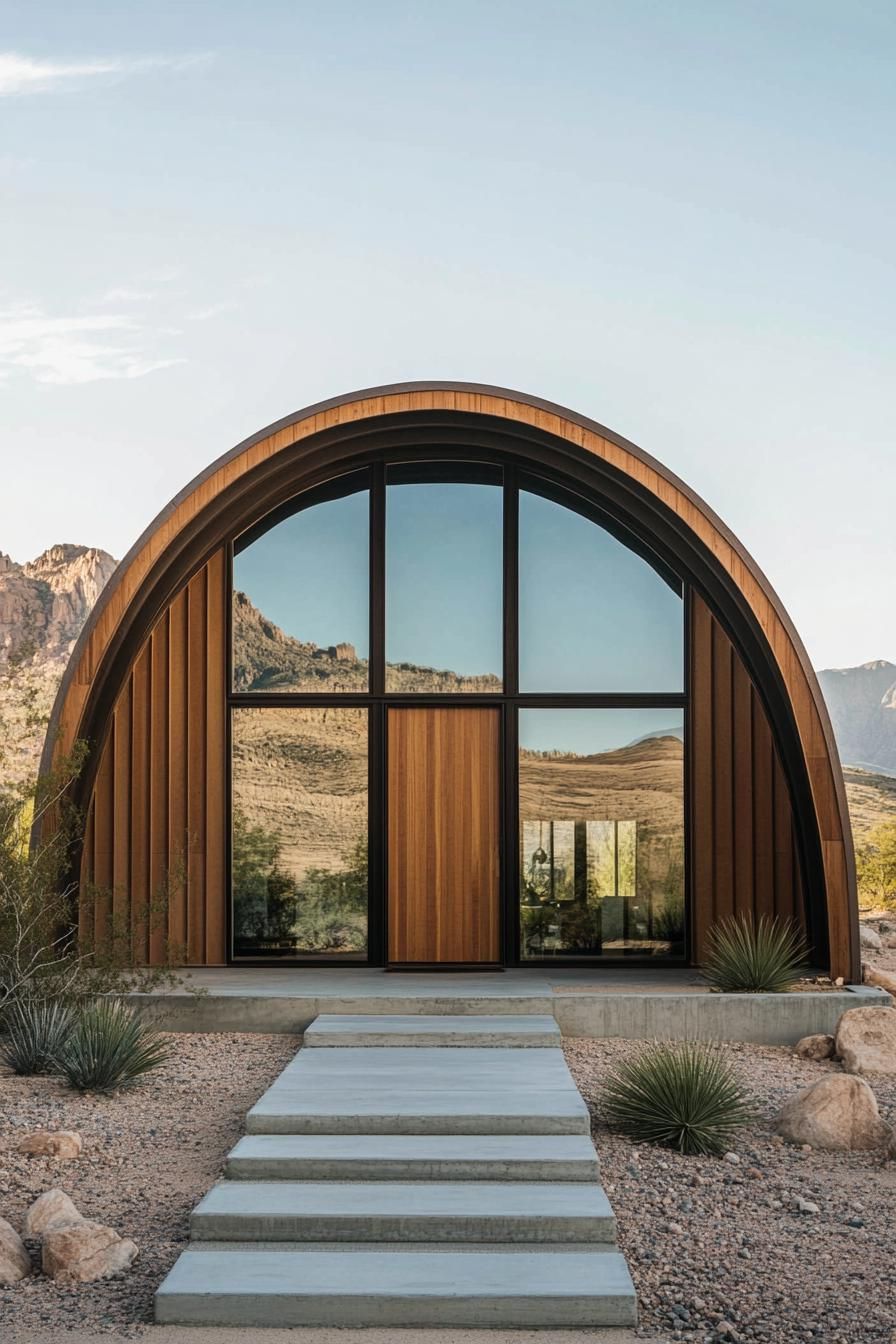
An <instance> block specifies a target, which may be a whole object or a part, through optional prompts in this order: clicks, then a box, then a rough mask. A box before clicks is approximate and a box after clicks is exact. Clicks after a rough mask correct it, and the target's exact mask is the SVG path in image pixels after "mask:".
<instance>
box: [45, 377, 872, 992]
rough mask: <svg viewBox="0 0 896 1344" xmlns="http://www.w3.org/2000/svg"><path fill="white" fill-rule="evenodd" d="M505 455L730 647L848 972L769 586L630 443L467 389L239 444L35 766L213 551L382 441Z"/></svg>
mask: <svg viewBox="0 0 896 1344" xmlns="http://www.w3.org/2000/svg"><path fill="white" fill-rule="evenodd" d="M464 441H465V442H466V443H467V444H475V445H480V446H482V445H485V446H487V445H491V446H492V447H497V446H498V445H499V444H503V445H505V446H506V445H508V444H511V445H512V448H513V451H514V452H515V453H516V454H517V455H519V456H520V457H521V458H522V459H523V460H526V461H528V462H529V464H530V465H536V466H538V467H539V468H541V467H542V466H545V465H548V464H553V466H554V467H555V469H556V470H557V472H558V474H560V475H562V476H563V477H564V478H566V479H570V478H573V479H574V478H576V477H578V478H579V479H580V480H581V481H582V482H583V483H587V482H589V481H590V482H591V483H592V485H593V483H594V479H595V476H598V475H599V477H600V481H601V489H603V490H605V491H610V492H611V493H612V494H613V495H614V497H615V500H616V507H617V509H618V510H619V511H620V513H622V514H628V516H629V517H630V518H633V519H637V523H636V526H637V527H638V528H639V530H640V531H641V533H642V535H645V536H649V537H650V538H651V540H652V541H655V542H656V545H657V548H658V549H659V550H661V551H665V554H666V555H667V556H673V557H675V559H676V561H677V563H679V565H680V566H681V567H683V569H684V570H685V571H686V572H687V574H688V577H689V579H690V580H691V581H692V582H693V583H694V584H695V586H696V587H697V588H698V589H699V590H700V591H702V593H703V596H704V597H705V598H706V599H707V601H709V602H710V604H711V605H712V607H713V610H714V611H715V612H716V613H717V614H718V616H719V618H720V619H721V620H722V621H723V622H724V623H725V624H726V625H727V626H728V628H729V630H730V632H731V633H732V634H733V636H734V638H735V639H736V640H737V643H738V646H739V648H740V651H741V654H742V656H743V657H744V660H745V662H746V663H747V666H748V667H749V669H750V673H751V675H752V676H753V677H754V679H755V682H756V685H757V686H758V687H759V689H760V691H761V693H762V695H763V697H764V699H765V701H766V704H767V707H768V710H769V713H770V717H771V718H772V721H773V722H774V723H775V725H776V730H777V731H778V733H779V736H780V737H781V738H782V742H783V746H784V747H785V749H787V748H789V751H790V772H791V784H792V787H793V789H794V796H795V799H796V800H797V804H798V805H800V804H801V805H802V807H803V810H804V811H805V810H806V809H810V810H811V812H812V814H813V820H814V822H815V827H813V828H811V829H813V831H814V832H815V840H816V842H817V845H816V848H817V855H818V861H819V873H818V876H819V878H820V879H821V881H822V882H823V883H824V887H825V902H826V908H827V926H828V939H829V945H830V950H831V964H832V970H833V973H834V974H843V975H844V976H855V975H857V973H858V971H859V949H858V916H857V902H856V887H855V863H854V857H853V849H852V834H851V829H850V823H849V815H848V812H847V805H846V795H845V788H844V784H843V777H842V772H841V769H840V763H839V758H838V755H837V748H836V745H835V742H834V736H833V732H832V729H831V724H830V720H829V717H828V713H827V709H826V707H825V703H824V700H823V698H822V695H821V691H820V688H819V686H818V682H817V679H816V677H815V673H814V671H813V670H812V667H811V664H810V662H809V659H808V656H807V654H806V651H805V649H804V647H803V645H802V642H801V640H800V638H799V636H798V635H797V633H796V631H795V629H794V627H793V625H792V623H791V621H790V619H789V617H788V616H787V613H786V612H785V610H784V608H783V606H782V604H781V602H780V601H779V599H778V597H777V596H776V594H775V592H774V590H773V589H772V587H771V585H770V584H769V582H768V580H767V579H766V578H765V576H764V575H763V573H762V571H761V570H760V569H759V567H758V565H757V564H756V563H755V561H754V560H753V559H752V558H751V557H750V556H749V555H748V554H747V552H746V551H745V550H744V548H743V546H741V544H740V543H739V542H738V541H737V539H736V538H735V537H734V536H733V535H732V533H731V532H730V531H729V530H728V528H727V527H726V526H725V524H724V523H723V522H722V521H721V520H720V519H719V518H718V517H717V516H716V514H715V513H714V512H713V511H712V509H710V508H709V507H708V505H707V504H705V503H704V501H703V500H702V499H700V498H699V496H698V495H696V494H695V493H694V491H693V490H691V489H690V488H689V487H688V486H687V485H685V484H684V482H682V481H681V480H679V479H678V478H677V477H676V476H675V475H674V474H673V473H672V472H670V471H668V470H667V469H666V468H665V467H663V466H662V465H661V464H660V463H659V462H657V461H656V460H655V459H654V458H652V457H650V456H649V455H648V454H647V453H645V452H643V451H642V450H641V449H639V448H638V447H636V446H635V445H634V444H633V443H630V442H628V441H627V440H626V439H623V438H621V437H620V436H619V435H617V434H614V433H613V432H612V431H610V430H608V429H605V428H604V427H603V426H601V425H599V424H597V423H595V422H594V421H592V420H589V419H587V418H586V417H584V416H581V415H577V414H575V413H574V412H572V411H568V410H565V409H564V408H563V407H560V406H556V405H554V404H553V403H550V402H546V401H541V400H540V399H538V398H534V397H529V396H525V395H523V394H521V393H519V392H512V391H508V390H506V389H503V388H495V387H488V386H482V385H479V384H474V383H446V382H432V383H403V384H397V385H394V386H388V387H379V388H372V389H367V390H364V391H360V392H354V393H350V394H349V395H347V396H344V397H338V398H334V399H332V400H329V401H324V402H319V403H318V404H316V405H314V406H310V407H307V408H306V409H305V410H302V411H299V412H297V413H296V414H294V415H290V416H288V417H286V418H285V419H283V420H280V421H278V422H277V423H276V424H273V425H270V426H269V427H268V428H266V429H264V430H262V431H261V432H260V433H258V434H256V435H254V436H253V437H252V438H249V439H246V440H245V441H244V442H243V443H240V444H238V445H237V446H236V447H235V448H233V449H232V450H231V451H230V452H228V453H226V454H225V455H224V456H223V457H220V458H219V459H218V460H217V461H216V462H214V463H213V464H212V465H211V466H210V467H209V468H208V469H207V470H206V471H204V472H203V473H202V474H201V475H199V476H197V477H196V478H195V480H193V481H192V482H191V483H190V484H189V485H188V486H187V487H186V489H184V490H183V491H182V492H181V493H180V494H179V495H178V496H176V498H175V499H174V500H172V502H171V503H170V504H169V505H168V506H167V507H166V508H165V509H163V511H162V512H161V513H160V514H159V515H158V517H157V518H156V519H155V521H154V522H153V523H152V524H151V525H150V526H149V527H148V528H147V529H146V531H145V532H144V533H143V535H142V536H141V537H140V539H139V541H138V542H137V544H136V545H135V546H134V547H133V548H132V550H131V551H130V552H129V553H128V555H127V556H126V557H125V559H124V560H123V561H122V562H121V564H120V565H119V567H118V569H117V570H116V572H115V574H114V575H113V577H112V579H111V580H110V581H109V583H108V584H107V586H106V588H105V589H104V591H103V593H102V595H101V596H100V599H99V601H98V602H97V605H96V607H95V608H94V611H93V612H92V614H91V617H90V619H89V620H88V622H87V625H86V626H85V628H84V630H83V632H82V634H81V637H80V639H79V640H78V642H77V644H76V646H75V649H74V652H73V654H72V657H71V661H70V663H69V666H68V669H67V671H66V674H65V677H64V679H63V682H62V685H61V687H60V690H59V693H58V696H57V699H56V703H55V706H54V709H53V715H52V718H51V724H50V729H49V732H48V736H47V746H46V747H45V751H44V761H43V763H42V764H43V768H44V769H46V768H49V765H50V762H51V760H52V758H53V755H54V753H56V752H59V753H64V752H67V751H68V750H70V748H71V747H72V745H73V744H74V742H75V741H76V740H77V739H79V738H87V739H88V740H91V741H93V740H95V739H97V738H98V737H99V736H100V734H101V732H102V728H103V724H104V718H105V717H106V716H108V714H109V712H110V709H111V705H112V702H113V701H114V697H115V695H116V694H117V691H118V689H119V687H120V685H121V683H122V680H123V678H124V676H125V674H126V671H127V668H128V666H129V664H130V661H131V660H132V659H133V656H134V653H135V650H136V648H137V647H138V646H139V643H140V642H141V641H142V640H143V639H145V638H146V635H147V633H148V631H149V629H150V627H151V625H152V622H153V621H154V620H155V618H156V617H157V616H158V614H159V612H160V611H161V610H162V608H163V607H164V605H165V603H166V602H168V601H169V600H170V599H171V597H172V595H173V594H174V593H175V592H176V591H177V590H178V589H179V588H180V587H182V586H183V585H184V583H185V582H186V581H187V580H188V579H189V577H190V576H191V575H192V574H193V573H195V572H196V570H197V569H198V567H199V566H200V565H202V564H203V563H204V562H205V561H206V560H207V558H208V556H209V555H210V554H211V552H212V550H213V549H214V548H215V547H216V546H220V545H221V543H222V541H223V540H226V539H229V538H230V537H232V536H234V535H235V534H237V533H239V532H240V531H242V530H243V529H244V528H245V527H247V526H248V525H249V524H250V523H252V522H254V521H256V520H257V519H258V518H259V517H261V516H263V515H264V513H266V512H267V511H268V510H269V509H270V508H272V507H275V506H276V504H278V503H281V502H282V500H283V499H284V498H286V497H288V496H289V494H291V493H295V492H296V491H298V490H299V489H301V488H304V487H305V486H307V485H311V484H314V483H315V482H316V481H319V480H322V479H325V478H326V477H327V476H328V475H330V476H332V475H333V474H334V470H346V469H348V468H349V467H350V466H351V465H355V464H358V463H360V462H363V460H364V454H365V453H369V452H371V451H373V450H374V449H376V448H377V447H378V446H380V445H382V444H383V443H391V444H393V445H395V444H399V443H401V442H406V443H408V444H412V443H413V444H418V443H419V444H424V445H429V449H428V451H429V452H430V454H432V453H434V452H435V451H436V449H437V448H438V446H439V445H442V444H449V443H450V444H453V445H455V451H456V445H458V444H459V443H461V442H464Z"/></svg>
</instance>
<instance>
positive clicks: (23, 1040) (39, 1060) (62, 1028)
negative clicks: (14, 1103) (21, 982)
mask: <svg viewBox="0 0 896 1344" xmlns="http://www.w3.org/2000/svg"><path fill="white" fill-rule="evenodd" d="M72 1022H73V1014H72V1010H71V1008H70V1007H69V1006H68V1004H66V1003H63V1002H60V1001H59V1000H58V999H57V1000H50V999H24V1000H22V1001H21V1002H19V1003H16V1004H14V1005H13V1007H12V1008H9V1009H8V1010H7V1011H6V1013H5V1014H4V1017H3V1035H2V1036H0V1058H2V1060H3V1062H4V1064H6V1065H7V1066H8V1067H9V1068H10V1069H12V1071H13V1073H20V1074H34V1073H56V1072H57V1070H58V1063H57V1061H58V1059H59V1056H60V1054H61V1052H62V1049H63V1046H64V1044H65V1040H66V1037H67V1036H68V1034H69V1032H70V1031H71V1028H72Z"/></svg>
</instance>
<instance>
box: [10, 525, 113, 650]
mask: <svg viewBox="0 0 896 1344" xmlns="http://www.w3.org/2000/svg"><path fill="white" fill-rule="evenodd" d="M4 559H5V560H7V561H8V563H6V564H4V565H0V661H3V660H5V659H9V658H10V657H14V656H16V655H18V656H22V657H26V658H28V659H32V660H33V661H35V662H38V663H41V662H45V661H46V660H47V659H52V658H58V657H60V656H63V657H67V655H68V653H69V652H70V651H71V646H72V644H73V643H74V641H75V640H76V639H77V638H78V635H79V634H80V633H81V628H82V626H83V625H84V622H85V621H86V619H87V617H88V615H89V613H90V610H91V608H92V607H93V605H94V603H95V602H96V600H97V598H98V597H99V595H100V593H101V592H102V590H103V588H104V587H105V585H106V583H107V582H108V580H109V578H110V577H111V574H112V571H113V570H114V569H115V563H116V562H115V561H114V560H113V558H112V556H111V555H109V554H107V552H106V551H100V550H97V549H96V548H95V547H90V546H72V545H64V546H51V547H50V548H49V550H46V551H44V552H43V554H42V555H39V556H38V557H37V559H36V560H29V561H28V562H27V564H24V565H17V564H15V562H14V561H11V560H9V559H8V557H4Z"/></svg>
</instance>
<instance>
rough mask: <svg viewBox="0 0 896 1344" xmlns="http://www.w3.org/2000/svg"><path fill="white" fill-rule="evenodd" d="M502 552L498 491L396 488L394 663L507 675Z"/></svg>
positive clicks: (391, 610)
mask: <svg viewBox="0 0 896 1344" xmlns="http://www.w3.org/2000/svg"><path fill="white" fill-rule="evenodd" d="M502 554H503V541H502V491H501V489H500V488H499V487H498V486H493V485H478V484H477V485H473V484H457V483H452V484H425V485H390V486H389V487H388V489H387V491H386V661H387V663H414V664H416V665H418V666H420V667H432V668H438V669H448V670H450V671H452V672H456V673H458V674H460V675H461V676H465V677H470V676H483V675H491V676H494V677H501V676H502V662H503V656H502V655H503V633H502V625H503V565H502ZM495 689H498V687H495Z"/></svg>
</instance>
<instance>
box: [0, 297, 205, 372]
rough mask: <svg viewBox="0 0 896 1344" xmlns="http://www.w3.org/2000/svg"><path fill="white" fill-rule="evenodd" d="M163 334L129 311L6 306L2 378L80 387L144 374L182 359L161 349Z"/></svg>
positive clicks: (1, 328)
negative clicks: (61, 312) (54, 311)
mask: <svg viewBox="0 0 896 1344" xmlns="http://www.w3.org/2000/svg"><path fill="white" fill-rule="evenodd" d="M158 341H159V333H158V332H157V331H154V330H153V329H152V328H151V327H150V326H149V325H148V324H146V323H145V322H143V321H142V320H141V319H140V318H139V317H137V316H135V315H133V314H126V313H95V312H94V313H86V314H78V315H73V316H52V315H50V314H48V313H46V312H44V310H43V309H42V308H41V307H40V306H39V305H36V304H20V305H18V306H16V307H14V308H10V309H7V310H5V311H0V377H2V378H4V379H7V380H8V379H9V378H11V377H12V376H13V375H15V374H16V373H19V374H25V375H28V376H30V377H31V378H33V379H35V381H37V382H39V383H55V384H57V385H62V386H75V385H78V384H81V383H95V382H98V381H100V380H101V379H110V378H143V377H145V375H146V374H148V373H153V372H155V371H156V370H157V369H165V368H170V367H171V366H172V365H174V364H182V363H183V362H184V361H183V359H181V358H177V357H172V356H169V355H168V354H167V352H163V351H161V350H159V349H158V348H157V347H158Z"/></svg>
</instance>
